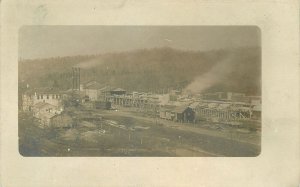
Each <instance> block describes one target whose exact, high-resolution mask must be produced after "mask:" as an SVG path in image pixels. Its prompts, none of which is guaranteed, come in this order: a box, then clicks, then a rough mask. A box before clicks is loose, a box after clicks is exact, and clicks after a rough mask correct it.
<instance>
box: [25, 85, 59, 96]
mask: <svg viewBox="0 0 300 187" xmlns="http://www.w3.org/2000/svg"><path fill="white" fill-rule="evenodd" d="M35 93H37V94H60V93H61V90H58V89H55V88H51V87H40V88H30V89H27V90H25V91H24V94H27V95H33V94H35Z"/></svg>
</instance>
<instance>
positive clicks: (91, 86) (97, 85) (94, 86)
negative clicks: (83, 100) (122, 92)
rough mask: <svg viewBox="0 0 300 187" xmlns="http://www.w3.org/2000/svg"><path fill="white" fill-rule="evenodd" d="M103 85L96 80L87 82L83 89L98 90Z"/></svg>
mask: <svg viewBox="0 0 300 187" xmlns="http://www.w3.org/2000/svg"><path fill="white" fill-rule="evenodd" d="M103 87H104V86H103V85H102V84H100V83H98V82H96V81H95V82H92V83H91V84H88V85H86V86H85V89H91V90H99V89H101V88H103Z"/></svg>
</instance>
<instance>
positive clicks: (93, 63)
mask: <svg viewBox="0 0 300 187" xmlns="http://www.w3.org/2000/svg"><path fill="white" fill-rule="evenodd" d="M102 63H103V60H102V58H99V57H97V58H93V59H91V60H87V61H83V62H80V63H79V64H76V65H75V66H74V67H76V68H82V69H90V68H93V67H96V66H98V65H100V64H102Z"/></svg>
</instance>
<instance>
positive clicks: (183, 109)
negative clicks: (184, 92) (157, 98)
mask: <svg viewBox="0 0 300 187" xmlns="http://www.w3.org/2000/svg"><path fill="white" fill-rule="evenodd" d="M187 108H190V107H189V106H187V105H183V106H178V107H176V108H175V109H174V110H172V111H173V112H176V113H182V112H184V111H185V110H186V109H187Z"/></svg>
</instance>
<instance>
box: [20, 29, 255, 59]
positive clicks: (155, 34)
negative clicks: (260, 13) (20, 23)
mask: <svg viewBox="0 0 300 187" xmlns="http://www.w3.org/2000/svg"><path fill="white" fill-rule="evenodd" d="M252 46H260V32H259V29H258V28H257V27H254V26H24V27H22V28H21V29H20V31H19V58H23V59H34V58H48V57H55V56H72V55H85V54H99V53H106V52H118V51H128V50H135V49H140V48H154V47H172V48H176V49H183V50H211V49H220V48H236V47H252Z"/></svg>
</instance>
